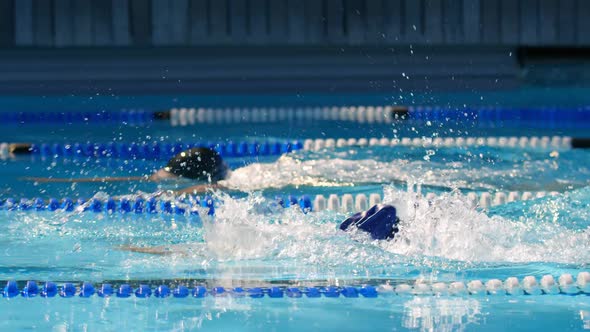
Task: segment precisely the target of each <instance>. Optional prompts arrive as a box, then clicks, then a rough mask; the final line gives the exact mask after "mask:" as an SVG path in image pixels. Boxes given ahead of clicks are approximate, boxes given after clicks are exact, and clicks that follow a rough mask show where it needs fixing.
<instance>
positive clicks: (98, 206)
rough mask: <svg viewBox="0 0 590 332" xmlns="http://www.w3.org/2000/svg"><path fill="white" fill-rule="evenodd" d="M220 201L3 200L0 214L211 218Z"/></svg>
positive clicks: (304, 204) (281, 201) (307, 202)
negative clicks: (203, 213) (202, 212)
mask: <svg viewBox="0 0 590 332" xmlns="http://www.w3.org/2000/svg"><path fill="white" fill-rule="evenodd" d="M216 204H217V202H216V200H215V199H214V198H213V197H211V196H209V195H205V196H202V197H201V196H191V195H189V196H186V197H182V198H178V199H161V198H156V197H150V198H147V199H146V198H143V197H137V198H135V199H131V200H130V199H128V198H120V199H114V198H108V199H107V200H101V199H98V198H92V199H90V200H87V199H84V198H79V199H77V200H76V201H74V200H72V199H71V198H68V197H66V198H62V199H56V198H50V199H49V200H47V201H44V200H43V199H41V198H33V199H28V198H22V199H20V201H17V200H15V199H14V198H7V199H4V200H0V210H4V211H30V212H42V211H48V212H77V213H80V212H90V213H111V214H114V213H121V214H177V215H186V214H189V215H198V214H199V212H198V211H199V210H201V208H206V209H207V214H208V215H214V214H215V206H216ZM269 204H275V205H277V206H280V207H283V208H288V207H291V206H298V207H299V208H300V209H301V210H302V211H303V212H304V213H307V212H311V211H313V204H312V201H311V198H310V196H309V195H302V196H300V197H295V196H292V195H290V196H287V197H286V199H285V198H283V197H280V196H278V197H277V198H276V201H271V202H269Z"/></svg>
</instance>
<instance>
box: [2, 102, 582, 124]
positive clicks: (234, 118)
mask: <svg viewBox="0 0 590 332" xmlns="http://www.w3.org/2000/svg"><path fill="white" fill-rule="evenodd" d="M588 110H589V107H587V106H586V107H526V108H523V107H520V108H518V107H487V106H481V107H462V108H452V107H441V106H403V105H381V106H379V105H377V106H372V105H358V106H323V107H307V106H306V107H240V108H203V107H201V108H172V109H170V110H164V111H153V110H145V109H120V110H98V111H61V112H56V111H49V112H8V111H7V112H2V113H0V123H22V124H27V123H59V124H63V123H130V124H147V123H151V122H152V121H158V120H163V121H169V122H170V124H171V125H173V126H187V125H193V124H199V123H206V124H214V123H215V124H228V123H248V122H251V123H275V122H283V121H322V120H323V121H346V122H358V123H369V124H373V123H393V122H396V121H400V120H411V121H447V122H448V121H455V122H467V123H474V124H478V125H480V126H486V125H491V124H497V123H504V124H509V123H510V124H515V125H518V124H520V123H526V124H528V125H529V126H534V127H535V126H536V127H542V128H546V127H556V126H557V125H559V126H567V127H574V128H576V127H578V128H586V127H588V126H589V125H590V116H589V115H588V114H589V112H588Z"/></svg>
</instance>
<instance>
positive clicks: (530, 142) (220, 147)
mask: <svg viewBox="0 0 590 332" xmlns="http://www.w3.org/2000/svg"><path fill="white" fill-rule="evenodd" d="M353 146H357V147H366V146H389V147H396V146H404V147H422V148H443V147H444V148H457V147H479V146H489V147H501V148H515V147H519V148H544V149H547V148H556V149H569V148H590V138H572V137H569V136H563V137H562V136H553V137H549V136H542V137H537V136H532V137H526V136H523V137H516V136H511V137H445V138H443V137H435V138H430V137H429V138H426V137H423V138H419V137H415V138H408V137H404V138H401V139H400V138H393V139H389V138H376V137H371V138H359V139H356V138H348V139H346V138H338V139H333V138H328V139H323V138H318V139H306V140H304V141H297V140H294V141H282V142H280V141H266V142H246V141H242V142H223V141H221V142H195V143H188V144H185V143H157V142H153V143H123V142H116V143H114V142H111V143H106V144H104V143H53V144H48V143H41V144H34V143H0V156H8V155H10V154H33V155H40V156H42V157H59V156H64V157H104V158H137V159H163V158H170V157H172V156H173V155H175V154H177V153H179V152H181V151H184V150H186V149H189V148H193V147H209V148H212V149H215V150H216V151H217V152H219V154H220V155H221V156H226V157H240V156H264V155H281V154H283V153H288V152H292V151H296V150H301V149H303V150H309V151H320V150H323V149H326V148H335V147H353Z"/></svg>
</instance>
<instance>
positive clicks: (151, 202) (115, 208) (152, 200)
mask: <svg viewBox="0 0 590 332" xmlns="http://www.w3.org/2000/svg"><path fill="white" fill-rule="evenodd" d="M557 194H558V193H557V192H544V191H540V192H535V193H533V192H528V191H527V192H522V193H519V192H516V191H512V192H509V193H504V192H496V193H494V194H491V193H487V192H484V193H474V192H471V193H469V194H467V199H468V201H469V203H470V205H471V207H472V208H483V209H487V208H490V207H492V206H497V205H502V204H506V203H510V202H514V201H518V200H530V199H535V198H541V197H544V196H547V195H557ZM425 198H426V199H428V200H434V199H436V198H437V194H435V193H427V194H426V195H425ZM382 200H383V199H382V197H381V195H380V194H377V193H373V194H369V196H368V197H367V195H365V194H357V195H355V196H353V195H352V194H343V195H337V194H331V195H329V196H328V197H327V198H326V196H324V195H316V196H315V198H314V199H313V201H312V199H311V197H310V196H309V195H302V196H300V197H297V196H293V195H289V196H285V197H281V196H277V197H275V200H274V201H272V202H271V203H276V205H278V206H282V207H290V206H298V207H299V208H301V209H302V210H303V211H304V212H319V211H325V210H328V211H335V212H342V213H350V212H359V211H364V210H367V209H368V208H369V207H371V206H373V205H376V204H380V203H381V201H382ZM215 205H216V203H215V200H214V199H213V198H212V197H211V196H204V197H195V196H191V195H189V196H186V197H183V198H169V199H163V198H156V197H148V198H143V197H137V198H134V199H128V198H120V199H113V198H109V199H107V200H104V199H98V198H92V199H89V200H86V199H77V200H72V199H70V198H63V199H56V198H51V199H49V200H47V201H45V200H43V199H41V198H32V199H28V198H22V199H20V200H19V201H17V200H15V199H13V198H7V199H4V200H0V210H6V211H38V212H40V211H51V212H94V213H103V212H105V213H115V212H120V213H133V214H144V213H147V214H177V215H184V214H198V210H199V209H200V208H201V207H206V208H208V209H209V210H208V211H209V212H208V213H209V214H214V211H215Z"/></svg>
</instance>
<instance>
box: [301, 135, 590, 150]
mask: <svg viewBox="0 0 590 332" xmlns="http://www.w3.org/2000/svg"><path fill="white" fill-rule="evenodd" d="M347 146H391V147H396V146H406V147H424V148H431V147H432V148H443V147H444V148H455V147H473V146H475V147H477V146H489V147H500V148H558V149H569V148H583V147H590V139H587V138H572V137H569V136H553V137H549V136H542V137H538V136H531V137H527V136H521V137H517V136H510V137H435V138H432V137H415V138H409V137H404V138H393V139H390V138H376V137H371V138H359V139H356V138H348V139H346V138H338V139H331V138H328V139H322V138H318V139H306V140H304V141H303V149H304V150H312V151H319V150H322V149H324V148H333V147H347Z"/></svg>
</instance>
